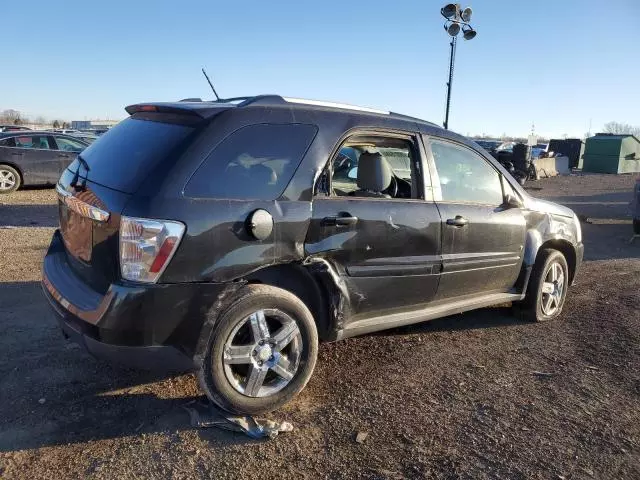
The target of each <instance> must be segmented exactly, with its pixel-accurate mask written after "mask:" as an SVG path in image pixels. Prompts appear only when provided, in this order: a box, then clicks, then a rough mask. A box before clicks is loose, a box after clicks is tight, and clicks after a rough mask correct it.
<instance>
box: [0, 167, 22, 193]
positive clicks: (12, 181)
mask: <svg viewBox="0 0 640 480" xmlns="http://www.w3.org/2000/svg"><path fill="white" fill-rule="evenodd" d="M21 183H22V182H21V179H20V174H19V173H18V171H17V170H16V169H15V168H13V167H10V166H9V165H0V193H11V192H15V191H16V190H17V189H18V188H20V184H21Z"/></svg>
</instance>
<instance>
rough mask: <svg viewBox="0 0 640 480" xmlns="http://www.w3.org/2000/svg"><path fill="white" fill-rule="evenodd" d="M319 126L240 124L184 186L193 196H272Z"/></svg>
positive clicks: (278, 192)
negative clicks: (245, 125)
mask: <svg viewBox="0 0 640 480" xmlns="http://www.w3.org/2000/svg"><path fill="white" fill-rule="evenodd" d="M317 131H318V128H317V127H316V126H315V125H304V124H258V125H250V126H247V127H242V128H240V129H238V130H236V131H235V132H233V133H232V134H230V135H229V136H228V137H227V138H225V139H224V140H223V141H222V142H220V143H219V144H218V146H217V147H216V148H215V149H214V150H213V151H212V152H211V153H210V154H209V156H208V157H207V158H206V159H205V160H204V162H203V163H202V164H201V165H200V167H198V169H197V170H196V171H195V173H194V174H193V176H192V177H191V179H190V180H189V183H187V186H186V188H185V192H184V193H185V195H186V196H187V197H192V198H236V199H256V200H274V199H276V198H278V197H279V196H280V195H281V194H282V192H283V191H284V189H285V188H286V186H287V185H288V184H289V181H290V180H291V177H293V174H294V172H295V171H296V169H297V168H298V165H299V164H300V161H301V160H302V157H304V155H305V153H306V152H307V149H308V148H309V145H311V142H312V141H313V139H314V137H315V136H316V133H317Z"/></svg>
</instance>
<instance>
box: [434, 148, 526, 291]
mask: <svg viewBox="0 0 640 480" xmlns="http://www.w3.org/2000/svg"><path fill="white" fill-rule="evenodd" d="M425 143H428V144H429V145H430V152H429V154H430V167H431V169H432V172H431V175H432V179H433V184H434V196H435V198H436V203H437V205H438V208H439V210H440V214H441V215H442V262H443V270H442V277H441V279H440V285H439V287H438V294H437V299H438V300H440V299H445V298H453V297H461V296H465V295H474V294H482V293H489V292H506V291H508V290H509V289H511V288H512V287H513V285H514V283H515V281H516V279H517V278H518V275H519V273H520V268H521V265H522V258H523V247H524V241H525V233H526V223H525V219H524V215H523V213H522V211H521V209H520V208H509V207H506V206H505V202H504V191H503V184H502V182H503V181H505V182H506V180H505V179H503V178H502V175H501V173H500V172H499V171H498V170H497V169H496V168H495V167H494V166H493V165H492V164H491V163H490V162H489V161H488V160H487V159H485V158H483V157H482V156H481V155H480V154H479V153H478V152H476V151H474V150H472V149H471V148H469V147H467V146H464V145H462V144H458V143H454V142H451V141H447V140H443V139H440V138H434V137H432V138H429V139H426V142H425ZM509 193H511V194H515V191H514V190H512V189H511V190H510V191H509Z"/></svg>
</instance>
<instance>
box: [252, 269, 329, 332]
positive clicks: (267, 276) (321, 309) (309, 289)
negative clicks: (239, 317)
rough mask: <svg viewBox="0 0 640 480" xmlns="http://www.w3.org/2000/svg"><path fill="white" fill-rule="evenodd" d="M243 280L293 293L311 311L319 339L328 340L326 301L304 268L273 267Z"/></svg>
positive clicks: (321, 291) (254, 273)
mask: <svg viewBox="0 0 640 480" xmlns="http://www.w3.org/2000/svg"><path fill="white" fill-rule="evenodd" d="M244 280H246V281H247V283H263V284H265V285H272V286H274V287H278V288H282V289H283V290H287V291H289V292H291V293H293V294H294V295H295V296H297V297H298V298H299V299H300V300H302V301H303V302H304V304H305V305H306V306H307V308H309V310H310V311H311V314H312V315H313V318H314V319H315V321H316V326H317V327H318V335H319V336H320V338H321V339H326V338H328V335H329V334H330V332H329V328H330V319H329V310H328V308H327V299H326V296H325V293H324V290H323V288H322V287H321V285H319V284H318V282H317V281H316V279H315V278H314V277H313V276H312V275H311V274H310V273H309V272H308V271H307V269H306V268H304V267H303V266H301V265H298V264H296V263H289V264H285V265H275V266H271V267H266V268H263V269H261V270H258V271H257V272H253V273H251V274H249V275H247V276H246V277H245V278H244Z"/></svg>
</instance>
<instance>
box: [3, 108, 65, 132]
mask: <svg viewBox="0 0 640 480" xmlns="http://www.w3.org/2000/svg"><path fill="white" fill-rule="evenodd" d="M28 123H34V124H36V125H51V126H52V127H53V128H68V127H70V126H71V123H70V122H67V121H65V120H53V121H48V120H47V119H46V118H44V117H43V116H42V115H38V116H37V117H34V118H33V119H31V118H29V117H26V116H24V115H23V114H22V113H20V112H19V111H18V110H13V109H11V108H9V109H6V110H2V111H1V112H0V124H2V125H25V124H28Z"/></svg>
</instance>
